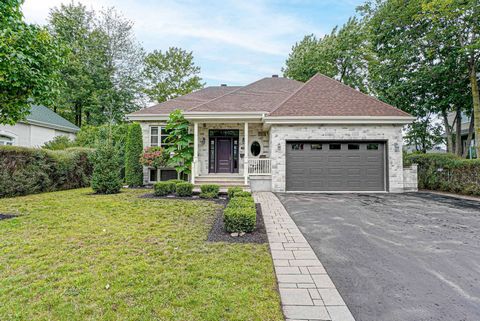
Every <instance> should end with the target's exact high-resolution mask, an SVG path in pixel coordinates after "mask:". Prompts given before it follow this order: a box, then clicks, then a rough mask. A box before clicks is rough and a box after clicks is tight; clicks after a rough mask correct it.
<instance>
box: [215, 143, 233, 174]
mask: <svg viewBox="0 0 480 321" xmlns="http://www.w3.org/2000/svg"><path fill="white" fill-rule="evenodd" d="M231 172H232V139H231V138H218V139H217V173H231Z"/></svg>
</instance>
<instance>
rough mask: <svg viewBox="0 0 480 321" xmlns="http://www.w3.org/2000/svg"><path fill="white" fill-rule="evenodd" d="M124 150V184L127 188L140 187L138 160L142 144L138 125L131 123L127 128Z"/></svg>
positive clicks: (141, 182) (140, 168)
mask: <svg viewBox="0 0 480 321" xmlns="http://www.w3.org/2000/svg"><path fill="white" fill-rule="evenodd" d="M125 149H126V150H125V183H126V184H127V185H128V186H142V185H143V168H142V164H141V163H140V158H141V156H142V152H143V142H142V128H141V127H140V124H138V123H133V124H131V125H130V126H129V127H128V135H127V144H126V147H125Z"/></svg>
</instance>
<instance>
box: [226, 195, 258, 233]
mask: <svg viewBox="0 0 480 321" xmlns="http://www.w3.org/2000/svg"><path fill="white" fill-rule="evenodd" d="M223 220H224V222H225V229H226V231H227V232H229V233H233V232H246V233H248V232H252V231H253V230H254V229H255V225H256V222H257V211H256V208H255V202H254V200H253V197H252V196H248V197H236V196H234V197H233V198H232V199H230V201H229V202H228V204H227V207H226V208H225V211H224V217H223Z"/></svg>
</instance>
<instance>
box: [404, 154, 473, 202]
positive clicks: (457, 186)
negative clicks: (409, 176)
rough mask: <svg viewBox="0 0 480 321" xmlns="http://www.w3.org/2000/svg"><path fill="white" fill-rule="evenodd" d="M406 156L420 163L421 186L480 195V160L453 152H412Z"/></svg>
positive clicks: (419, 177) (419, 183)
mask: <svg viewBox="0 0 480 321" xmlns="http://www.w3.org/2000/svg"><path fill="white" fill-rule="evenodd" d="M406 158H407V159H408V162H410V163H415V164H418V187H419V188H421V189H431V190H440V191H445V192H452V193H460V194H470V195H477V196H478V195H480V160H478V159H462V158H460V157H458V156H455V155H453V154H410V155H407V156H406Z"/></svg>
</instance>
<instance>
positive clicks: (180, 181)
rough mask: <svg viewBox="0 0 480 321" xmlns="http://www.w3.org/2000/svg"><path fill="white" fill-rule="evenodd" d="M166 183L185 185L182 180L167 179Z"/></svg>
mask: <svg viewBox="0 0 480 321" xmlns="http://www.w3.org/2000/svg"><path fill="white" fill-rule="evenodd" d="M167 182H171V183H175V185H176V184H179V183H185V181H184V180H182V179H169V180H168V181H167ZM187 183H188V182H187Z"/></svg>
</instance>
